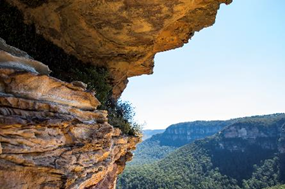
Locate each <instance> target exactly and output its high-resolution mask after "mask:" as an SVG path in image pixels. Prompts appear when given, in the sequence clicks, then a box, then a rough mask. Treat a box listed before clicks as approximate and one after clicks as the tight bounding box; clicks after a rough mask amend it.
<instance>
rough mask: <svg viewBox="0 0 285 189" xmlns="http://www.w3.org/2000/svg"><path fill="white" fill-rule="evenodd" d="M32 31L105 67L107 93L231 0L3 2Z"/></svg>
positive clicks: (148, 67) (147, 68)
mask: <svg viewBox="0 0 285 189" xmlns="http://www.w3.org/2000/svg"><path fill="white" fill-rule="evenodd" d="M8 2H9V3H10V4H12V5H14V6H16V7H17V8H18V9H19V10H21V11H22V13H23V14H24V17H25V21H26V23H27V24H35V27H36V30H37V33H39V34H41V35H43V36H44V37H45V38H46V39H48V40H50V41H52V42H53V43H54V44H56V45H57V46H59V47H61V48H62V49H63V50H64V51H65V52H66V53H68V54H71V55H74V56H76V57H77V58H78V59H80V60H82V61H83V62H91V63H92V64H94V65H101V66H102V65H103V66H105V67H107V68H108V69H109V70H110V72H111V76H112V78H113V83H112V84H113V87H114V88H113V93H114V96H115V97H118V96H120V94H121V93H122V91H123V90H124V89H125V87H126V84H127V78H128V77H132V76H138V75H142V74H151V73H152V72H153V66H154V63H153V59H154V56H155V54H156V53H157V52H161V51H166V50H170V49H174V48H177V47H181V46H183V44H184V43H187V42H188V40H189V39H190V38H191V37H192V36H193V35H194V33H195V32H196V31H200V30H201V29H203V28H205V27H208V26H211V25H213V24H214V22H215V18H216V14H217V11H218V9H219V7H220V4H222V3H226V4H229V3H230V2H231V0H207V1H205V0H196V1H189V0H171V1H170V0H145V1H136V0H116V1H102V0H100V1H98V0H85V1H82V0H67V1H49V0H46V1H39V0H35V1H26V0H9V1H8Z"/></svg>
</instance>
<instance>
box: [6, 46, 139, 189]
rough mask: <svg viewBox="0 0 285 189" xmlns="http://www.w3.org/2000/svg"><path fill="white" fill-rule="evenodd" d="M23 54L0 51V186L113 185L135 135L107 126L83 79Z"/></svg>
mask: <svg viewBox="0 0 285 189" xmlns="http://www.w3.org/2000/svg"><path fill="white" fill-rule="evenodd" d="M2 44H4V43H2ZM4 46H5V44H4ZM0 48H1V46H0ZM1 49H6V50H7V46H5V48H1ZM8 49H9V48H8ZM10 50H15V49H10ZM19 52H20V51H19ZM14 55H16V54H14ZM18 55H19V54H18ZM23 56H24V57H25V58H24V57H16V56H13V55H11V54H9V53H7V52H4V51H2V50H0V188H3V189H4V188H5V189H8V188H14V189H23V188H33V189H37V188H39V189H40V188H41V189H43V188H44V189H48V188H49V189H51V188H69V189H79V188H93V189H99V188H100V189H104V188H106V189H111V188H114V187H115V183H116V178H117V175H118V174H119V173H121V172H122V170H123V169H124V166H125V163H126V161H128V160H130V159H131V157H132V154H131V152H130V151H131V150H132V149H134V148H135V145H136V143H137V142H139V140H140V138H139V137H135V136H126V135H124V134H122V133H121V131H120V130H119V129H118V128H114V127H112V126H111V125H109V124H108V119H107V112H106V111H103V110H97V109H96V108H97V106H98V105H99V104H100V103H99V101H98V100H97V99H96V98H95V96H94V93H93V92H88V91H86V90H85V87H84V85H83V84H80V85H79V82H75V83H71V84H70V83H65V82H62V81H60V80H57V79H55V78H52V77H50V76H48V75H46V74H47V73H48V71H49V70H48V68H47V67H46V66H45V65H43V64H42V63H40V62H37V61H34V60H31V59H28V58H27V56H26V54H23ZM5 60H6V61H5Z"/></svg>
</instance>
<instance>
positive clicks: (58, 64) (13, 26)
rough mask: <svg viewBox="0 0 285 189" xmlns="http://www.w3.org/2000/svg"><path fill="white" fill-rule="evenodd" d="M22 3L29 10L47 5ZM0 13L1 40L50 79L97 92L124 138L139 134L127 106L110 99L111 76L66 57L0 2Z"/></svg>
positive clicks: (7, 4) (29, 2) (98, 68)
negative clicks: (44, 66) (38, 64)
mask: <svg viewBox="0 0 285 189" xmlns="http://www.w3.org/2000/svg"><path fill="white" fill-rule="evenodd" d="M22 1H23V2H24V3H26V4H28V5H29V6H32V7H36V6H40V5H41V4H42V3H44V2H46V0H44V1H39V0H33V1H27V0H22ZM0 12H1V14H0V37H1V38H3V39H4V40H5V41H6V42H7V44H9V45H11V46H14V47H17V48H19V49H21V50H23V51H26V52H27V53H28V54H29V55H30V56H32V57H33V58H34V59H36V60H38V61H41V62H43V63H45V64H47V65H48V66H49V68H50V69H51V70H52V73H51V76H54V77H56V78H58V79H60V80H63V81H66V82H72V81H82V82H84V83H86V84H87V85H88V90H92V91H96V97H97V98H98V100H99V101H100V102H101V104H102V105H101V106H100V107H99V109H105V110H108V111H109V122H110V123H111V124H113V125H114V126H116V127H119V128H120V129H121V130H122V131H123V133H125V134H130V135H136V134H137V133H139V126H138V124H137V123H135V122H134V121H133V115H134V111H133V108H132V107H131V105H130V103H126V102H121V101H119V102H117V101H115V100H114V99H112V95H111V93H112V86H111V85H110V81H109V78H110V75H109V73H108V71H107V69H106V68H105V67H96V66H93V65H92V63H83V62H82V61H80V60H78V59H77V58H76V57H75V56H72V55H68V54H66V53H65V52H64V51H63V50H62V49H61V48H59V47H57V46H56V45H54V44H53V43H51V42H49V41H47V40H46V39H44V38H43V37H42V36H41V35H39V34H37V33H36V29H35V26H33V25H27V24H25V23H24V20H23V15H22V13H21V12H20V11H19V10H18V9H17V8H15V7H13V6H11V5H10V4H9V3H7V2H6V1H1V6H0Z"/></svg>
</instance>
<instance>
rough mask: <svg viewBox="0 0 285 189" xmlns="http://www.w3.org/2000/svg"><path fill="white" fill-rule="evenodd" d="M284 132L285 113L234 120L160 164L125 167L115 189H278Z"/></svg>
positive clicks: (284, 180) (283, 174)
mask: <svg viewBox="0 0 285 189" xmlns="http://www.w3.org/2000/svg"><path fill="white" fill-rule="evenodd" d="M284 134H285V114H274V115H267V116H255V117H248V118H240V119H236V121H235V123H233V124H231V125H229V126H226V127H225V128H224V129H223V130H222V131H221V132H219V133H217V134H215V135H214V136H211V137H208V138H205V139H202V140H196V141H194V142H193V143H191V144H187V145H184V146H183V147H181V148H178V149H176V150H174V151H173V152H172V153H170V154H169V155H168V156H167V157H165V158H163V159H162V160H160V161H157V162H155V163H152V164H145V165H141V166H140V165H136V166H130V167H127V169H126V171H124V173H123V174H122V175H121V176H120V178H119V180H118V187H117V188H118V189H121V188H122V189H139V188H148V189H157V188H164V189H172V188H191V189H192V188H193V189H211V188H221V189H263V188H264V189H267V188H268V187H272V186H275V185H276V187H275V188H278V187H279V185H282V184H285V153H284V147H285V146H284V140H285V137H284ZM150 148H151V147H150ZM280 187H281V186H280Z"/></svg>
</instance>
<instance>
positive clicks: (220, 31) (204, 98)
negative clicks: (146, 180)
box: [122, 0, 285, 129]
mask: <svg viewBox="0 0 285 189" xmlns="http://www.w3.org/2000/svg"><path fill="white" fill-rule="evenodd" d="M122 100H125V101H129V102H131V103H132V104H133V106H134V107H135V111H136V116H135V119H136V120H137V121H138V122H140V123H145V125H144V128H145V129H158V128H166V127H167V126H169V125H170V124H173V123H178V122H184V121H193V120H217V119H229V118H235V117H243V116H250V115H261V114H270V113H277V112H285V1H284V0H275V1H271V0H234V2H233V3H232V4H230V5H229V6H226V5H222V6H221V8H220V10H219V12H218V16H217V19H216V23H215V24H214V25H213V26H212V27H209V28H206V29H203V30H202V31H200V32H196V33H195V35H194V37H193V38H192V40H190V42H189V43H188V44H186V45H184V47H182V48H179V49H175V50H171V51H167V52H163V53H159V54H157V55H156V57H155V68H154V74H153V75H145V76H139V77H133V78H130V82H129V84H128V87H127V89H126V90H125V91H124V93H123V95H122Z"/></svg>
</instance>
